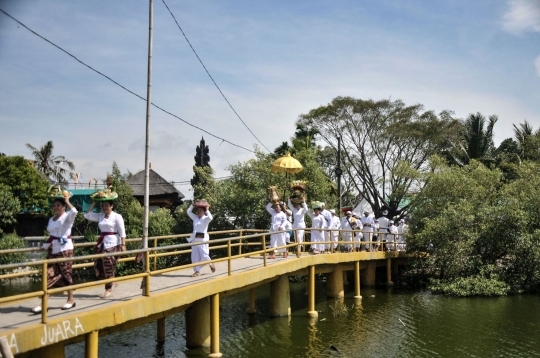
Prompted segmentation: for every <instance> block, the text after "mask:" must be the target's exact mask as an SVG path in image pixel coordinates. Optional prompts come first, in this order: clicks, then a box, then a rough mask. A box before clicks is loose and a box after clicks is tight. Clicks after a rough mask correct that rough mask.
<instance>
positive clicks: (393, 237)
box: [386, 220, 398, 251]
mask: <svg viewBox="0 0 540 358" xmlns="http://www.w3.org/2000/svg"><path fill="white" fill-rule="evenodd" d="M389 224H390V226H389V227H388V235H386V237H387V239H386V242H387V244H386V248H387V250H388V251H396V246H397V245H395V243H396V242H397V240H398V228H397V226H396V225H394V221H393V220H390V222H389Z"/></svg>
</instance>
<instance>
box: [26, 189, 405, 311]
mask: <svg viewBox="0 0 540 358" xmlns="http://www.w3.org/2000/svg"><path fill="white" fill-rule="evenodd" d="M307 185H308V184H307V182H305V181H295V182H293V183H292V186H291V190H292V192H293V193H292V194H291V196H290V197H289V198H288V199H287V204H288V205H286V204H285V203H284V202H283V201H281V196H280V195H279V193H278V190H277V187H270V188H269V194H270V197H269V199H270V200H269V202H268V204H267V205H266V211H267V212H268V213H269V214H270V216H271V217H270V220H269V221H270V227H269V233H270V242H269V245H268V246H267V247H266V251H267V252H268V253H269V256H268V258H269V259H275V258H276V255H279V254H281V256H282V257H283V258H284V259H286V258H288V253H289V247H291V248H292V247H296V248H297V250H298V252H297V254H298V255H300V254H301V253H302V252H304V251H307V249H306V247H307V246H308V245H309V246H310V249H311V251H310V254H312V255H318V254H330V253H350V252H361V251H382V250H384V251H404V250H405V247H406V245H405V239H406V235H407V230H408V225H407V224H406V221H405V220H404V219H403V218H401V219H400V220H399V222H398V225H396V223H395V222H394V220H392V218H389V217H388V210H387V209H386V208H384V209H383V210H382V216H380V217H379V218H375V216H374V215H372V214H371V213H370V212H369V210H364V212H363V214H364V215H363V216H359V215H357V214H356V213H355V212H353V211H351V210H348V209H346V210H345V211H344V213H345V216H344V217H343V218H341V219H340V216H339V215H338V212H336V210H335V209H329V210H327V209H326V204H325V203H324V202H320V201H313V202H311V205H310V206H311V208H310V207H309V206H308V204H307V202H306V201H307V200H306V199H307V198H306V194H305V192H304V189H305V188H306V187H307ZM53 194H54V195H53ZM53 194H51V196H50V197H49V199H50V200H51V204H52V209H53V213H54V216H53V217H51V218H50V219H49V222H48V225H47V231H48V233H49V235H50V236H49V239H48V240H47V241H46V242H45V243H44V244H43V247H42V249H43V250H47V258H48V259H52V258H71V257H73V252H74V245H73V242H72V239H71V229H72V226H73V223H74V221H75V217H76V216H77V213H78V211H77V209H76V208H75V207H74V206H73V205H72V204H71V203H70V196H69V193H68V192H66V191H63V192H62V191H61V190H60V189H58V188H57V189H56V192H55V193H53ZM116 198H117V194H116V193H113V192H111V190H110V189H106V190H104V191H100V192H99V193H98V192H96V193H95V194H93V195H92V204H91V205H90V207H89V208H88V210H87V211H86V213H85V214H84V218H85V219H86V220H89V221H93V222H97V225H98V228H99V236H98V239H97V242H96V245H95V251H96V253H100V254H109V255H106V256H102V257H100V258H98V259H96V260H94V273H95V277H96V278H97V279H105V280H106V279H111V278H114V277H115V275H116V264H117V262H118V257H117V256H115V255H110V254H114V253H116V252H123V251H126V229H125V226H124V219H123V217H122V215H120V214H119V213H117V212H115V211H114V206H115V204H114V200H115V199H116ZM97 202H100V204H101V205H100V209H101V210H100V212H95V208H96V204H97ZM67 209H69V210H67ZM187 215H188V216H189V218H190V219H191V220H192V221H193V230H192V232H191V235H190V236H189V237H188V238H187V241H188V242H189V243H192V244H193V245H192V246H191V262H192V264H193V265H195V266H194V267H193V270H194V272H193V274H192V275H191V277H197V276H200V275H201V270H202V268H203V267H204V266H206V265H207V264H208V265H209V267H210V270H211V272H212V273H214V272H215V271H216V267H215V265H214V264H213V263H212V262H208V263H206V262H207V261H211V260H212V259H211V257H210V251H209V241H210V237H209V234H208V231H209V225H210V222H211V221H212V220H213V216H212V214H211V213H210V204H209V203H208V202H207V201H206V200H205V199H197V200H195V201H194V202H193V204H192V205H190V206H189V208H188V209H187ZM306 216H307V217H309V219H310V221H311V227H309V228H308V227H307V225H306ZM340 238H341V240H340ZM340 243H341V245H340ZM72 266H73V265H72V262H71V261H65V262H61V263H56V264H52V265H50V266H49V267H48V271H47V287H48V288H52V287H66V289H67V302H66V304H65V305H64V306H62V310H69V309H71V308H73V307H75V306H76V303H75V299H74V296H73V290H69V286H71V285H73V278H72ZM117 286H118V284H117V283H116V282H107V283H106V284H105V291H104V292H103V293H102V294H101V295H99V297H100V298H108V297H111V296H112V295H113V294H114V291H115V289H116V287H117ZM41 311H42V308H41V306H36V307H35V308H33V309H32V312H33V313H34V314H38V313H41Z"/></svg>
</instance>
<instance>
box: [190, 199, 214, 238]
mask: <svg viewBox="0 0 540 358" xmlns="http://www.w3.org/2000/svg"><path fill="white" fill-rule="evenodd" d="M187 214H188V216H189V217H190V218H191V220H193V232H192V233H191V236H190V237H189V238H188V241H189V242H192V241H193V240H195V241H200V240H201V238H195V234H196V233H198V232H204V239H202V241H210V235H208V225H209V224H210V221H212V219H213V216H212V214H211V213H210V210H206V214H204V216H203V217H202V218H199V217H198V216H197V215H196V214H195V213H193V205H190V206H189V208H188V210H187Z"/></svg>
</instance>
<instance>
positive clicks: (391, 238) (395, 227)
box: [388, 224, 398, 241]
mask: <svg viewBox="0 0 540 358" xmlns="http://www.w3.org/2000/svg"><path fill="white" fill-rule="evenodd" d="M388 229H389V230H390V234H398V228H397V226H396V225H394V224H392V225H391V226H390V227H389V228H388ZM388 236H389V239H390V240H392V241H394V236H395V238H396V240H397V239H398V237H397V235H388Z"/></svg>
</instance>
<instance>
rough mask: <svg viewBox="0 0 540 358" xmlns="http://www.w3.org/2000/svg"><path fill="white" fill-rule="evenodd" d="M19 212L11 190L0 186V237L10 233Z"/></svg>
mask: <svg viewBox="0 0 540 358" xmlns="http://www.w3.org/2000/svg"><path fill="white" fill-rule="evenodd" d="M20 211H21V205H20V203H19V199H17V198H16V197H14V196H13V194H12V193H11V189H10V188H9V187H8V186H7V185H4V184H0V237H1V236H2V234H3V233H5V232H11V231H12V230H13V228H14V227H15V224H16V223H17V217H16V216H17V214H18V213H19V212H20Z"/></svg>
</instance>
